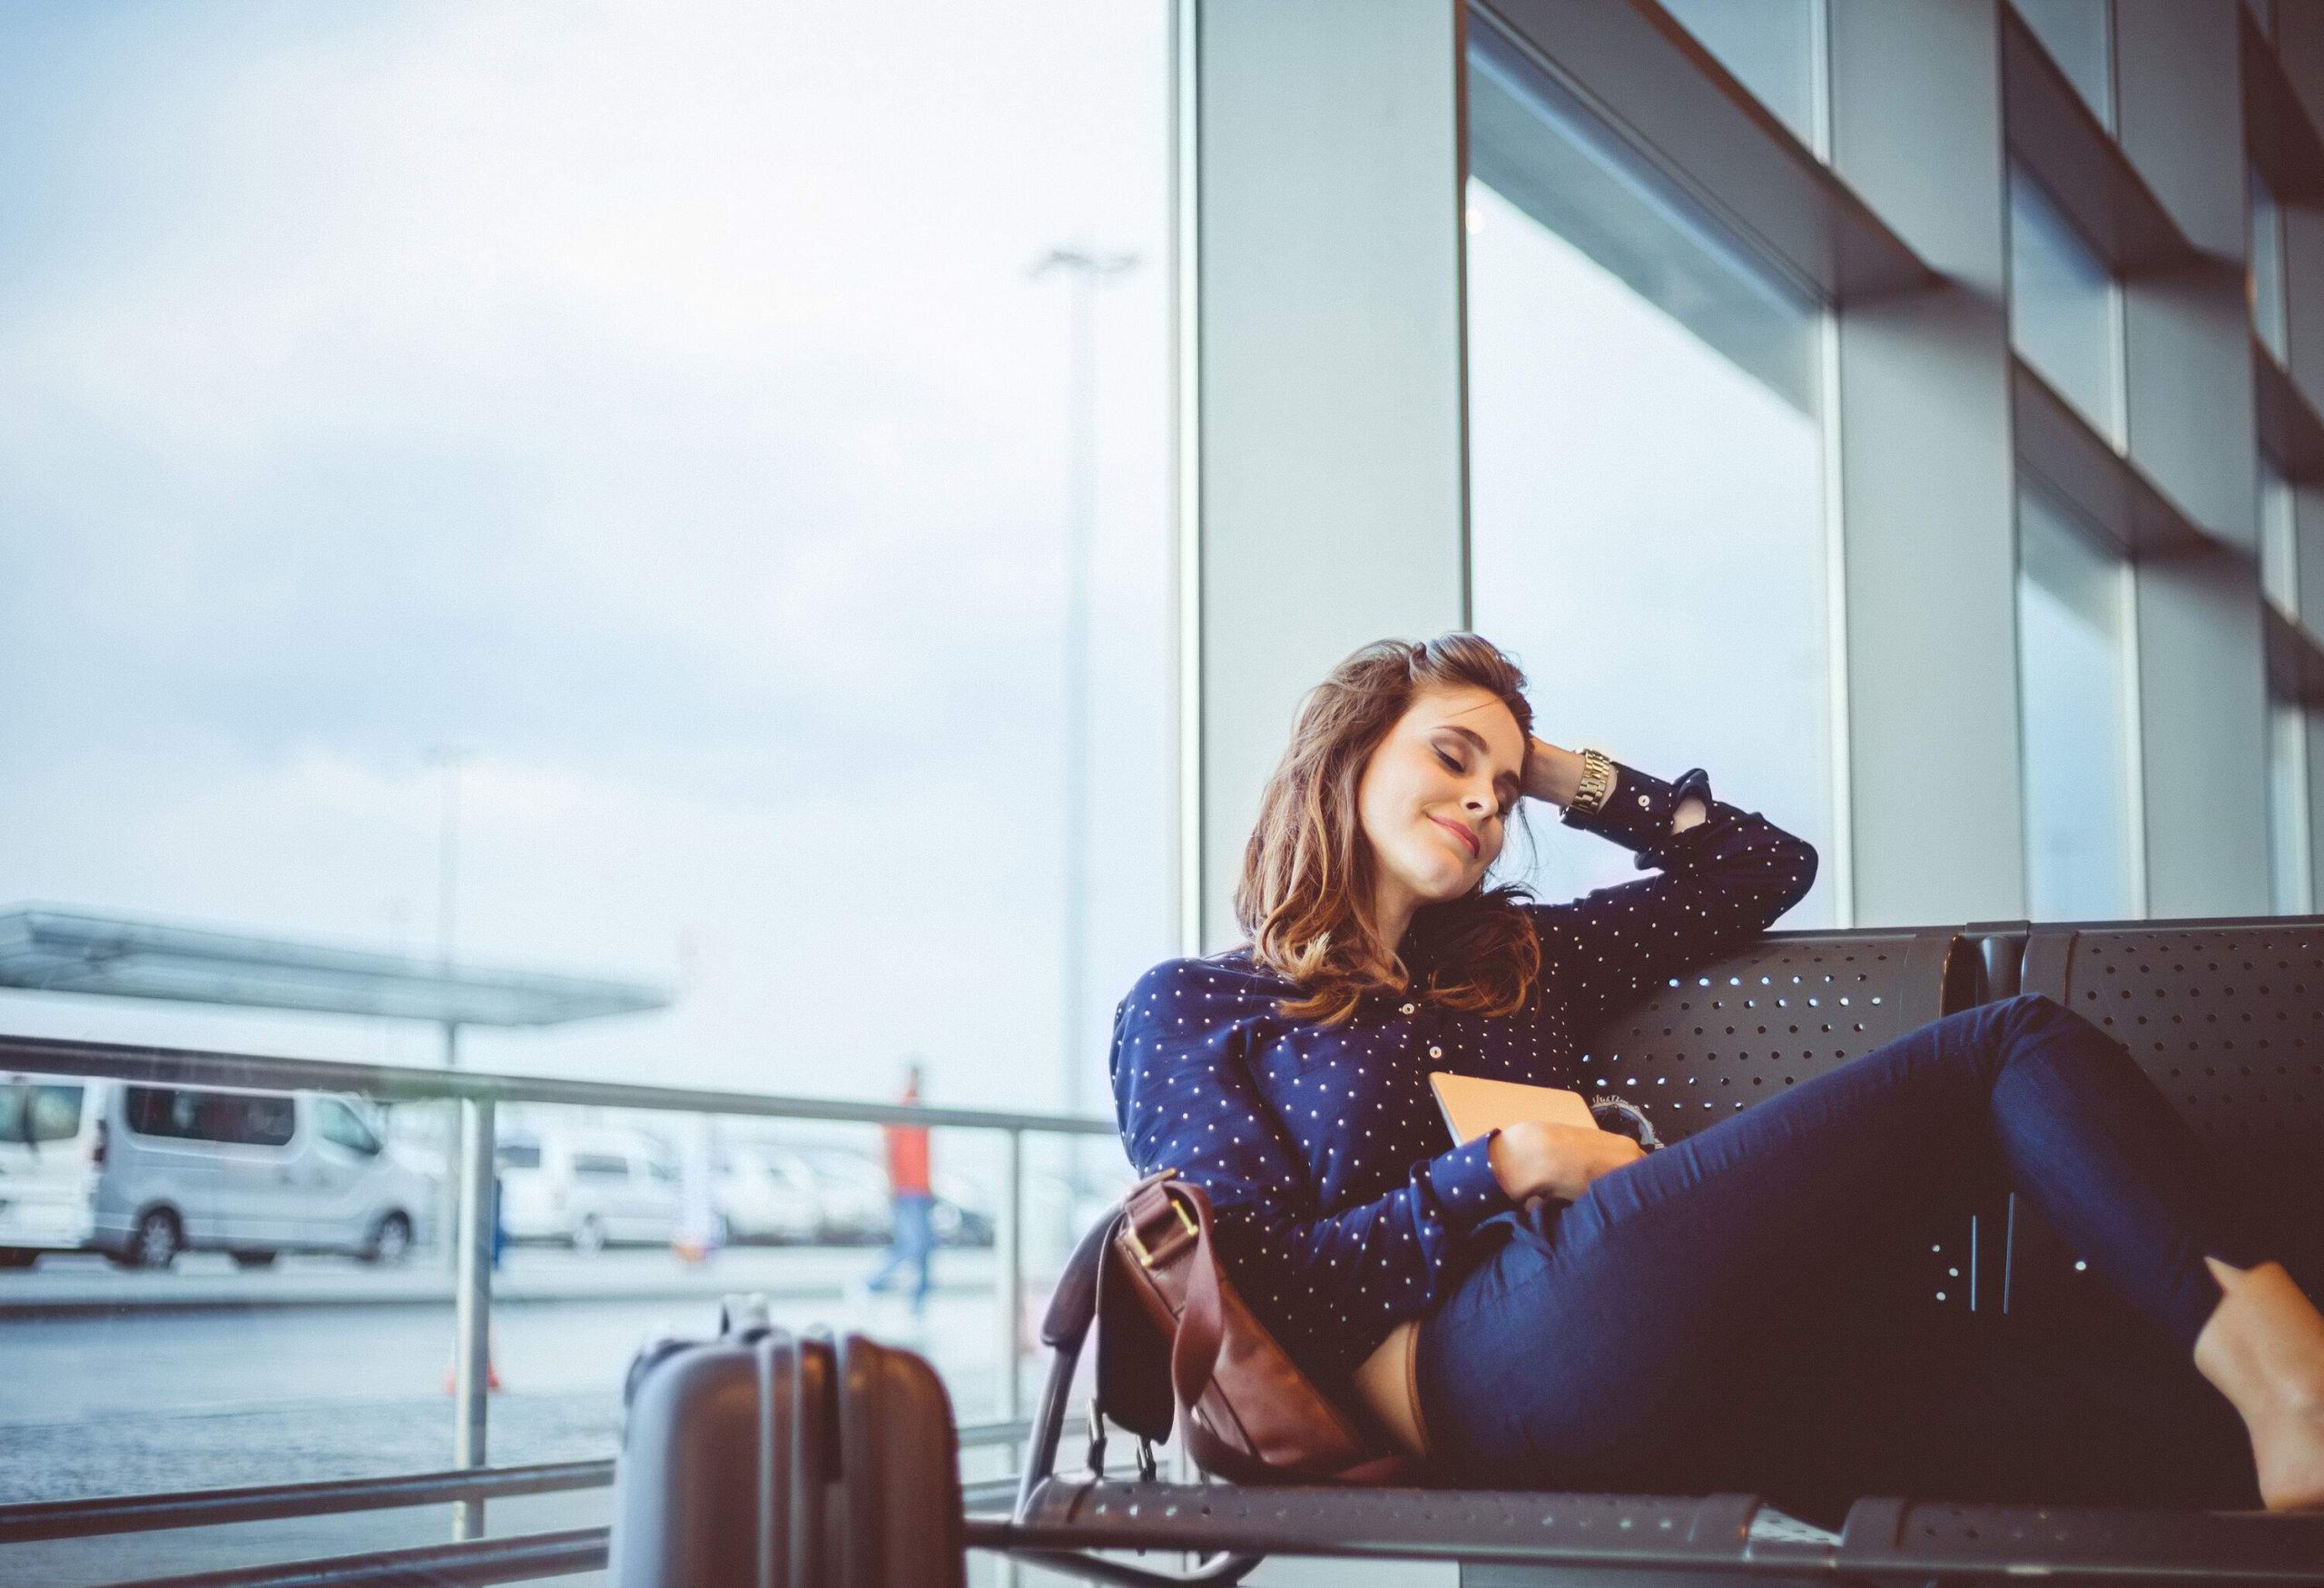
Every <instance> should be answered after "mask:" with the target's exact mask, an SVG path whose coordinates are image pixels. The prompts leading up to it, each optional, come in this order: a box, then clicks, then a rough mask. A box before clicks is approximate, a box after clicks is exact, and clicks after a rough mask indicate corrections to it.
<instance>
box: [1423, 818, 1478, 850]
mask: <svg viewBox="0 0 2324 1588" xmlns="http://www.w3.org/2000/svg"><path fill="white" fill-rule="evenodd" d="M1429 820H1430V821H1432V822H1433V823H1435V824H1437V825H1438V826H1440V827H1442V828H1443V829H1444V830H1445V831H1446V832H1447V833H1452V836H1454V837H1455V838H1458V839H1459V840H1460V841H1461V842H1462V843H1464V844H1466V845H1467V846H1468V849H1469V858H1470V859H1471V860H1474V859H1475V858H1476V857H1477V856H1478V855H1480V854H1482V853H1484V847H1483V845H1482V844H1480V843H1478V842H1477V835H1476V834H1475V833H1472V832H1470V831H1469V830H1468V829H1467V828H1466V827H1463V826H1462V825H1461V824H1459V823H1458V822H1448V821H1446V820H1445V819H1444V818H1443V817H1442V816H1431V817H1430V818H1429Z"/></svg>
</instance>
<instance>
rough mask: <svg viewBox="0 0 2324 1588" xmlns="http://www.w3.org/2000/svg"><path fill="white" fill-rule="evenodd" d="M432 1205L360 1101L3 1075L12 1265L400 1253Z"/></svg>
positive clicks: (2, 1155) (0, 1103) (1, 1206)
mask: <svg viewBox="0 0 2324 1588" xmlns="http://www.w3.org/2000/svg"><path fill="white" fill-rule="evenodd" d="M433 1205H434V1203H433V1195H432V1188H431V1187H430V1186H429V1185H428V1181H427V1179H426V1178H425V1177H424V1176H422V1175H420V1174H419V1172H418V1171H417V1170H415V1169H412V1168H411V1167H410V1166H409V1164H407V1163H405V1162H404V1161H403V1160H402V1159H399V1158H398V1157H397V1156H396V1155H395V1154H393V1153H392V1152H390V1151H389V1150H388V1149H387V1148H386V1147H385V1145H384V1144H383V1143H382V1142H381V1140H380V1139H379V1129H378V1128H377V1127H376V1125H375V1124H374V1123H373V1120H372V1118H371V1116H370V1114H369V1109H368V1108H367V1107H366V1105H365V1104H364V1103H363V1101H362V1100H360V1099H359V1098H354V1097H342V1096H337V1095H331V1094H326V1093H320V1092H287V1091H256V1090H241V1089H225V1088H217V1087H182V1086H141V1085H136V1084H133V1083H130V1082H126V1081H113V1080H83V1079H79V1078H76V1077H73V1076H63V1075H25V1074H0V1266H5V1267H25V1265H27V1264H29V1263H31V1262H33V1261H34V1260H35V1259H36V1258H38V1257H39V1255H40V1254H41V1253H42V1252H44V1251H85V1250H96V1251H102V1252H103V1253H104V1254H105V1255H106V1256H108V1257H110V1258H113V1261H115V1262H116V1263H119V1264H121V1265H123V1267H151V1268H164V1267H169V1266H170V1264H172V1262H174V1261H176V1259H177V1255H178V1253H180V1252H182V1251H187V1250H207V1251H224V1252H228V1253H231V1255H232V1257H233V1258H234V1260H235V1261H236V1262H237V1263H239V1264H241V1265H242V1266H244V1267H261V1266H263V1265H264V1264H267V1263H271V1262H272V1261H273V1260H274V1259H275V1258H277V1257H278V1256H280V1255H281V1253H283V1252H286V1251H340V1252H349V1253H351V1254H353V1255H354V1256H356V1257H358V1258H362V1259H364V1260H365V1261H367V1262H399V1261H401V1260H402V1259H403V1258H404V1257H405V1256H406V1255H407V1254H408V1253H409V1251H410V1249H411V1248H412V1246H413V1244H414V1243H415V1242H416V1241H418V1240H419V1238H421V1237H422V1236H423V1235H425V1233H426V1232H427V1228H428V1222H427V1220H428V1208H431V1207H432V1206H433Z"/></svg>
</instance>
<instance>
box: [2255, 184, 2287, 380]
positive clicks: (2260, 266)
mask: <svg viewBox="0 0 2324 1588" xmlns="http://www.w3.org/2000/svg"><path fill="white" fill-rule="evenodd" d="M2250 250H2251V259H2250V268H2249V269H2248V270H2247V271H2246V272H2245V276H2244V281H2245V284H2246V291H2247V293H2248V295H2249V296H2250V301H2251V328H2252V330H2255V331H2257V332H2258V333H2259V336H2260V343H2261V344H2262V345H2263V346H2264V347H2266V348H2267V350H2268V351H2270V352H2271V353H2273V354H2274V355H2275V356H2276V361H2277V362H2278V363H2282V362H2283V361H2285V360H2286V358H2287V357H2288V354H2287V353H2286V351H2285V342H2286V339H2287V337H2288V334H2289V330H2288V324H2287V318H2288V317H2287V313H2286V305H2285V302H2284V220H2283V212H2282V211H2281V210H2280V209H2279V208H2278V207H2277V204H2276V195H2275V194H2274V193H2273V192H2270V189H2269V187H2268V182H2267V179H2266V178H2265V177H2263V176H2261V175H2260V173H2259V172H2257V171H2256V170H2255V171H2253V172H2252V173H2251V241H2250Z"/></svg>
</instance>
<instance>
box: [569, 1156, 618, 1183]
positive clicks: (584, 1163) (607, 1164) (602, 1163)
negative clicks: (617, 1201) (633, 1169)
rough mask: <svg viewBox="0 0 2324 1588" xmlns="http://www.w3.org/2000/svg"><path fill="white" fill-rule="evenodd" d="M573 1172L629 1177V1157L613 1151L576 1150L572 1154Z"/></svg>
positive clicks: (612, 1177) (577, 1173) (610, 1177)
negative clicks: (626, 1157)
mask: <svg viewBox="0 0 2324 1588" xmlns="http://www.w3.org/2000/svg"><path fill="white" fill-rule="evenodd" d="M573 1172H574V1173H575V1174H576V1175H603V1176H606V1177H607V1178H609V1179H627V1178H628V1177H629V1159H625V1158H624V1157H622V1156H621V1155H620V1154H618V1153H613V1152H576V1153H575V1154H574V1155H573Z"/></svg>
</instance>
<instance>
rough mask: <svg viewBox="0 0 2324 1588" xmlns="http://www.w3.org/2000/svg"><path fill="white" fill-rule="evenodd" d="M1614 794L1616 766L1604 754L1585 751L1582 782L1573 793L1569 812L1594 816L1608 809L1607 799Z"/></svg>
mask: <svg viewBox="0 0 2324 1588" xmlns="http://www.w3.org/2000/svg"><path fill="white" fill-rule="evenodd" d="M1613 792H1614V764H1613V763H1612V762H1611V761H1610V760H1608V759H1607V758H1606V756H1605V755H1604V754H1603V753H1601V752H1600V751H1597V750H1584V751H1583V752H1582V753H1581V783H1579V784H1576V785H1575V787H1574V791H1573V803H1572V804H1570V805H1568V806H1567V807H1566V809H1567V811H1568V812H1573V811H1579V812H1581V814H1583V815H1585V816H1588V815H1594V814H1597V813H1598V812H1600V811H1602V810H1604V809H1605V808H1606V801H1607V799H1608V798H1609V797H1610V795H1611V794H1613Z"/></svg>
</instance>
